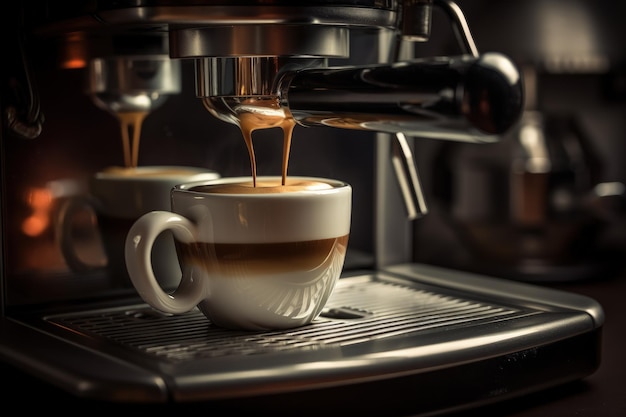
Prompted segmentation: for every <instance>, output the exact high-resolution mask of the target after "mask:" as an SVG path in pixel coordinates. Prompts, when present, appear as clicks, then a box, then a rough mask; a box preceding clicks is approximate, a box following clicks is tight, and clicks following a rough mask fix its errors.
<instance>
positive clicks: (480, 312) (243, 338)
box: [48, 277, 541, 362]
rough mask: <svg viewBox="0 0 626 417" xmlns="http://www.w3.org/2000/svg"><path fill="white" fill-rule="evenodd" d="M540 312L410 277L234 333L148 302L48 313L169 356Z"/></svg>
mask: <svg viewBox="0 0 626 417" xmlns="http://www.w3.org/2000/svg"><path fill="white" fill-rule="evenodd" d="M536 314H541V312H539V311H536V310H530V309H526V308H515V307H511V306H505V305H497V304H494V303H487V302H480V301H476V300H472V299H468V298H465V297H461V296H451V295H443V294H439V293H436V292H433V290H427V289H424V288H420V287H415V286H414V285H411V284H410V283H397V282H393V281H384V280H374V279H372V278H371V277H360V278H353V279H343V280H341V281H340V282H339V285H338V286H337V288H336V291H335V293H334V295H333V296H332V298H331V299H330V301H329V303H328V306H327V308H326V309H325V310H324V312H323V313H322V314H321V317H320V318H319V319H317V320H316V321H315V322H314V323H313V324H311V325H308V326H303V327H299V328H297V329H294V330H289V331H284V330H283V331H271V332H268V331H264V332H253V333H251V332H249V331H231V330H223V329H220V328H218V327H214V326H211V325H210V323H209V321H208V320H207V319H206V317H205V316H204V315H202V313H200V312H199V311H194V312H191V313H188V314H184V315H179V316H172V315H164V314H162V313H159V312H156V311H155V310H152V309H150V308H148V307H138V308H133V309H123V310H119V311H116V310H113V311H109V310H104V311H94V312H88V313H81V314H76V315H69V316H60V317H50V318H48V320H50V321H51V322H52V323H55V324H57V325H59V326H62V327H65V328H68V329H71V330H74V331H79V332H84V333H86V334H89V335H97V336H101V337H104V338H106V339H108V340H111V341H114V342H116V343H119V344H121V345H123V346H127V347H130V348H133V349H136V350H138V351H141V352H143V353H146V354H149V355H154V356H157V357H159V358H161V359H166V360H168V361H174V362H180V361H193V360H197V359H204V358H215V357H223V356H231V357H232V356H247V355H263V354H271V353H277V352H286V351H298V350H305V351H311V350H314V349H325V348H341V347H345V346H350V345H355V344H360V343H367V342H371V341H374V340H382V339H387V338H393V337H399V336H407V335H415V336H416V335H418V334H426V333H428V334H431V335H432V334H433V333H437V332H444V333H449V332H451V331H454V329H460V328H472V327H477V326H486V325H493V324H496V323H501V322H503V321H507V320H514V319H519V318H521V317H528V316H531V315H536Z"/></svg>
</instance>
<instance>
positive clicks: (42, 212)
mask: <svg viewBox="0 0 626 417" xmlns="http://www.w3.org/2000/svg"><path fill="white" fill-rule="evenodd" d="M26 200H27V203H28V205H29V207H30V208H31V209H32V214H31V215H30V216H28V217H27V218H26V219H25V220H24V222H23V223H22V232H24V234H25V235H27V236H30V237H35V236H39V235H41V234H42V233H43V232H45V231H46V229H47V228H48V226H49V225H50V210H51V207H52V194H51V193H50V190H48V189H45V188H32V189H30V191H29V192H28V194H27V196H26Z"/></svg>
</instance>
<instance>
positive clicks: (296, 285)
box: [126, 177, 352, 330]
mask: <svg viewBox="0 0 626 417" xmlns="http://www.w3.org/2000/svg"><path fill="white" fill-rule="evenodd" d="M280 181H281V178H280V177H259V178H258V179H257V186H256V187H253V186H252V183H251V178H250V177H236V178H221V179H217V180H213V181H202V182H195V183H189V184H182V185H178V186H176V187H175V188H174V189H173V190H172V211H155V212H151V213H148V214H146V215H144V216H142V217H141V218H140V219H139V220H137V222H135V224H134V225H133V226H132V228H131V229H130V231H129V233H128V237H127V239H126V265H127V268H128V273H129V275H130V278H131V280H132V282H133V284H134V286H135V288H136V289H137V291H138V293H139V295H140V296H141V297H142V298H143V299H144V301H146V302H147V303H148V304H150V305H151V306H152V307H154V308H156V309H157V310H160V311H163V312H165V313H172V314H181V313H185V312H187V311H190V310H192V309H194V308H195V307H196V306H197V307H198V308H199V309H200V310H201V311H202V312H203V313H204V314H205V315H206V316H207V317H208V318H209V320H210V321H211V322H212V323H214V324H215V325H218V326H222V327H227V328H237V329H249V330H265V329H286V328H292V327H297V326H301V325H304V324H308V323H310V322H311V321H312V320H314V319H315V318H316V317H317V316H319V314H320V313H321V311H322V309H323V307H324V305H325V304H326V302H327V300H328V298H329V296H330V295H331V293H332V291H333V289H334V287H335V284H336V281H337V279H338V278H339V276H340V274H341V271H342V268H343V263H344V259H345V254H346V247H347V243H348V236H349V233H350V223H351V210H352V188H351V187H350V185H349V184H346V183H344V182H341V181H337V180H332V179H323V178H311V177H287V187H285V186H280ZM232 184H244V185H240V186H238V187H234V188H232V189H230V190H226V189H225V188H228V187H230V186H231V185H232ZM168 230H169V231H171V232H172V234H173V236H174V240H175V241H176V247H177V252H178V260H179V262H180V264H181V270H182V277H181V280H180V283H179V285H178V287H177V288H176V289H175V290H174V291H173V292H172V293H171V294H170V293H168V292H166V291H165V290H164V289H163V287H162V286H160V285H159V283H158V282H157V280H156V279H155V275H154V271H153V266H152V262H151V250H152V246H153V244H154V241H155V239H156V237H157V236H159V235H160V234H161V233H162V232H164V231H168Z"/></svg>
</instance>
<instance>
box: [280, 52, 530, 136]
mask: <svg viewBox="0 0 626 417" xmlns="http://www.w3.org/2000/svg"><path fill="white" fill-rule="evenodd" d="M279 83H280V84H279V90H280V92H281V98H282V101H283V105H284V106H286V107H288V108H289V110H290V111H291V113H292V115H293V117H294V118H295V119H296V120H297V121H298V122H299V123H300V124H302V125H305V126H311V125H325V126H334V127H340V128H347V129H359V130H372V131H378V132H388V133H404V134H406V135H409V136H417V137H425V138H437V139H447V140H457V141H465V142H495V141H498V140H499V137H500V135H501V134H503V133H505V132H506V131H507V130H508V129H509V128H510V127H512V126H513V125H514V124H515V123H516V122H517V121H518V119H519V118H520V116H521V114H522V111H523V108H524V93H523V80H522V75H521V72H520V71H519V70H518V68H517V67H516V65H515V64H514V63H513V62H512V61H511V60H510V59H509V58H507V57H506V56H504V55H502V54H499V53H485V54H482V55H479V56H471V55H461V56H454V57H432V58H424V59H418V60H412V61H408V62H399V63H394V64H386V65H375V66H366V67H338V68H324V69H322V68H317V69H304V70H301V71H297V72H292V73H286V74H285V75H284V76H283V77H282V79H281V80H280V82H279Z"/></svg>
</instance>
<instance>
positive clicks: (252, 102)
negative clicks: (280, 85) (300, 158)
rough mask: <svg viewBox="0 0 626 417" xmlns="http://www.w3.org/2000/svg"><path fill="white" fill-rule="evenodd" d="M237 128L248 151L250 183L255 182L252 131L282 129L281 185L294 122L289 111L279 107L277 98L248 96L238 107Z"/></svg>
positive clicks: (284, 176) (287, 161)
mask: <svg viewBox="0 0 626 417" xmlns="http://www.w3.org/2000/svg"><path fill="white" fill-rule="evenodd" d="M237 113H238V118H239V128H240V129H241V133H242V134H243V139H244V141H245V142H246V146H247V148H248V153H249V154H250V165H251V168H252V184H253V186H254V187H256V186H257V183H256V177H257V172H256V158H255V155H254V146H253V145H252V132H254V131H255V130H257V129H270V128H274V127H278V128H280V129H282V131H283V161H282V162H283V163H282V185H286V182H287V166H288V165H289V152H290V150H291V137H292V134H293V129H294V127H295V126H296V122H295V120H294V119H293V117H292V116H291V114H289V113H287V114H286V113H285V111H284V110H283V109H282V108H281V106H280V103H279V101H278V98H267V99H254V98H250V99H247V100H244V101H243V102H242V103H241V107H240V108H239V109H238V112H237Z"/></svg>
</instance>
